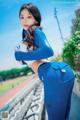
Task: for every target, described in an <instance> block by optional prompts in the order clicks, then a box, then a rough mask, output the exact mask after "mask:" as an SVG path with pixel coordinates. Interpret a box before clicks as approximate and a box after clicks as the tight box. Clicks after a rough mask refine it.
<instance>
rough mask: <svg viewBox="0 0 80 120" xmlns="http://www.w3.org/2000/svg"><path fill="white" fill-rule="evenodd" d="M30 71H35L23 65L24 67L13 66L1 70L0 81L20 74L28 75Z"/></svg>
mask: <svg viewBox="0 0 80 120" xmlns="http://www.w3.org/2000/svg"><path fill="white" fill-rule="evenodd" d="M29 72H33V71H32V70H31V68H29V67H28V66H27V67H22V68H13V69H11V70H5V71H0V82H1V81H5V80H7V79H12V78H16V77H18V76H22V75H27V74H28V73H29Z"/></svg>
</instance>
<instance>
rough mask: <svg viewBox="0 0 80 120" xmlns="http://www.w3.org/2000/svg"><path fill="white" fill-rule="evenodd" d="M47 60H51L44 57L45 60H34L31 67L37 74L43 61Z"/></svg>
mask: <svg viewBox="0 0 80 120" xmlns="http://www.w3.org/2000/svg"><path fill="white" fill-rule="evenodd" d="M46 62H49V60H46V59H44V60H37V61H33V62H32V63H31V64H30V67H31V68H32V69H33V71H34V72H35V74H37V72H38V68H39V66H41V65H42V64H43V63H46Z"/></svg>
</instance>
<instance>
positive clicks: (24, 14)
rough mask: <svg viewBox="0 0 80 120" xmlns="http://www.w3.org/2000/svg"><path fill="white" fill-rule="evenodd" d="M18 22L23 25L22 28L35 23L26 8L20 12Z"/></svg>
mask: <svg viewBox="0 0 80 120" xmlns="http://www.w3.org/2000/svg"><path fill="white" fill-rule="evenodd" d="M20 23H21V25H22V26H23V28H24V29H25V30H27V29H28V28H29V27H31V26H32V25H36V24H37V21H36V20H35V18H34V17H33V16H32V14H30V13H29V11H28V10H27V9H23V10H22V11H21V13H20Z"/></svg>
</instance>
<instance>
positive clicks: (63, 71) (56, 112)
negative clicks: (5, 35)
mask: <svg viewBox="0 0 80 120" xmlns="http://www.w3.org/2000/svg"><path fill="white" fill-rule="evenodd" d="M19 18H20V23H21V25H22V26H23V40H22V41H23V44H24V45H26V48H27V52H23V51H21V50H18V51H15V58H16V60H17V61H22V62H23V63H25V61H28V62H27V63H29V61H31V63H30V67H31V68H32V69H33V71H34V72H35V74H36V73H38V75H39V78H40V80H42V81H43V84H44V102H45V106H46V109H47V114H48V120H69V112H70V102H71V94H72V88H73V85H74V74H73V72H72V70H71V68H70V67H69V65H68V64H66V63H64V62H50V61H47V60H46V58H49V57H51V56H53V54H54V53H53V50H52V48H51V47H50V45H49V43H48V41H47V39H46V36H45V34H44V33H43V31H42V28H41V27H40V24H41V14H40V11H39V10H38V8H37V7H36V6H34V5H33V4H31V3H29V4H24V5H23V6H22V7H21V9H20V12H19Z"/></svg>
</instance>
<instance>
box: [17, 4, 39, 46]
mask: <svg viewBox="0 0 80 120" xmlns="http://www.w3.org/2000/svg"><path fill="white" fill-rule="evenodd" d="M24 9H27V10H28V11H29V12H30V14H32V16H33V17H34V19H35V20H36V21H37V24H36V25H34V26H31V27H30V28H29V29H28V30H27V31H26V30H24V29H23V32H22V40H23V42H27V43H28V47H29V46H31V45H34V30H35V28H36V27H39V28H41V27H40V24H41V14H40V11H39V9H38V8H37V7H36V6H35V5H33V4H32V3H28V4H23V5H22V7H21V8H20V11H19V17H20V14H21V11H22V10H24Z"/></svg>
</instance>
